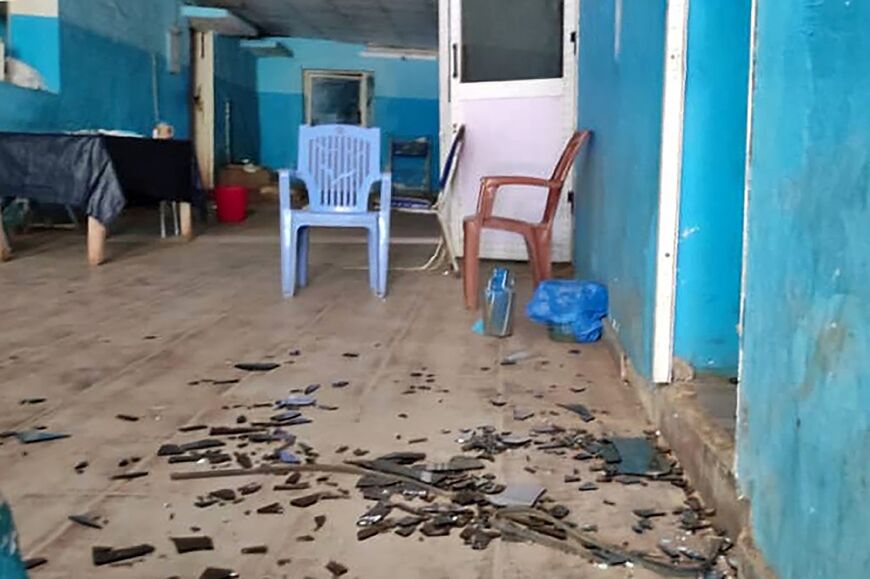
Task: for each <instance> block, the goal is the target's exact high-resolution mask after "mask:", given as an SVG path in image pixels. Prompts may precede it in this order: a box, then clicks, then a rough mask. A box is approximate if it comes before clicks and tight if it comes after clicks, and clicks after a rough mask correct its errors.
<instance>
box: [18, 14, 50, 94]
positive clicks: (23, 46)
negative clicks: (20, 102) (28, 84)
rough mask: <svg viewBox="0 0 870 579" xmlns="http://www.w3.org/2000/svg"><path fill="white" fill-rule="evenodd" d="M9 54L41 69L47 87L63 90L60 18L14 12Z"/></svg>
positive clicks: (47, 88)
mask: <svg viewBox="0 0 870 579" xmlns="http://www.w3.org/2000/svg"><path fill="white" fill-rule="evenodd" d="M8 29H9V31H10V38H9V39H8V40H9V41H10V44H9V46H8V47H7V50H8V54H7V56H11V57H13V58H17V59H18V60H20V61H22V62H24V63H26V64H27V65H29V66H31V67H33V68H34V69H36V70H37V71H39V74H40V76H41V77H42V80H43V82H44V83H45V90H48V91H50V92H58V91H59V90H60V21H59V19H58V18H51V17H47V16H24V15H20V14H12V15H10V16H9V19H8Z"/></svg>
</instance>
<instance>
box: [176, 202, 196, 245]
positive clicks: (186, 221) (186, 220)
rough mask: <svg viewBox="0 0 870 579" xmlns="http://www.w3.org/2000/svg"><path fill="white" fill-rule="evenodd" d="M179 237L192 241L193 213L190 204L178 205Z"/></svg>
mask: <svg viewBox="0 0 870 579" xmlns="http://www.w3.org/2000/svg"><path fill="white" fill-rule="evenodd" d="M179 205H180V208H179V213H180V221H181V237H183V238H184V239H185V240H186V241H190V240H191V239H193V211H192V208H191V206H190V203H179Z"/></svg>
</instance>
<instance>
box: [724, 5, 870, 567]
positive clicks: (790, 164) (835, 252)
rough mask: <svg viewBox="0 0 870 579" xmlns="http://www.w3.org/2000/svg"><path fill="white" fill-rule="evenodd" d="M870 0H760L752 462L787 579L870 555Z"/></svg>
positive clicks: (742, 457) (751, 473)
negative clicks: (799, 0) (869, 233)
mask: <svg viewBox="0 0 870 579" xmlns="http://www.w3.org/2000/svg"><path fill="white" fill-rule="evenodd" d="M867 30H870V3H867V2H857V1H851V2H846V1H838V2H805V1H804V2H759V3H758V28H757V35H758V36H757V38H758V44H757V46H758V52H757V71H756V79H757V83H756V87H755V93H754V96H753V102H754V110H753V136H752V161H751V165H750V178H751V191H750V201H749V209H748V222H749V236H748V247H747V250H748V256H747V278H746V284H747V285H746V298H745V299H746V316H745V320H744V344H743V346H744V350H745V358H744V368H743V381H742V395H741V402H740V424H739V428H738V473H739V480H740V482H741V484H742V486H743V490H744V492H745V493H746V494H747V495H748V496H749V497H750V499H751V503H752V521H753V530H754V534H755V539H756V542H757V543H758V545H759V546H760V548H761V549H762V551H763V552H764V554H765V556H766V558H767V560H768V561H769V562H770V563H771V565H772V566H773V567H774V569H775V570H776V571H777V572H778V574H779V576H780V577H782V579H832V578H837V579H862V578H865V577H867V576H868V569H870V546H868V545H870V543H868V540H867V523H868V522H870V500H868V497H870V361H868V357H867V353H868V352H870V283H868V280H870V236H868V233H867V231H868V223H870V106H868V103H870V58H868V55H870V35H868V34H867Z"/></svg>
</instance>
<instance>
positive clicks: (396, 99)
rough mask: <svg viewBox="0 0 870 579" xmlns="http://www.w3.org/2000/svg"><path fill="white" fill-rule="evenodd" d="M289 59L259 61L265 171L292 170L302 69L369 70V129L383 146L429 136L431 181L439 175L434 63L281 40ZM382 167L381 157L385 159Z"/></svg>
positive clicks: (314, 42)
mask: <svg viewBox="0 0 870 579" xmlns="http://www.w3.org/2000/svg"><path fill="white" fill-rule="evenodd" d="M281 42H283V43H284V44H286V45H287V46H288V47H289V48H290V49H292V50H293V52H294V53H295V57H294V58H261V59H259V75H258V86H259V91H260V130H261V135H262V138H261V156H262V162H263V163H264V164H265V165H267V166H270V167H273V168H277V167H295V166H296V156H297V153H296V152H297V132H298V128H299V125H300V124H302V123H303V122H304V114H303V97H302V93H303V82H302V73H303V70H304V69H333V70H359V71H370V72H373V73H374V77H375V95H374V122H373V126H377V127H380V128H381V129H382V130H383V141H384V144H385V149H384V155H386V143H387V141H388V139H389V138H390V137H391V136H393V137H397V138H407V137H419V136H424V135H425V136H428V137H429V138H430V139H431V141H432V143H433V146H434V147H435V149H434V150H433V162H432V178H433V183H437V180H438V179H437V171H438V151H437V145H438V131H439V120H438V63H437V62H435V61H428V60H399V59H393V58H367V57H362V56H360V52H362V51H363V50H364V49H365V47H364V46H361V45H357V44H345V43H339V42H331V41H326V40H309V39H301V38H285V39H282V40H281ZM384 162H385V163H386V157H385V158H384Z"/></svg>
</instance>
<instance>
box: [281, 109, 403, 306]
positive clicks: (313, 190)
mask: <svg viewBox="0 0 870 579" xmlns="http://www.w3.org/2000/svg"><path fill="white" fill-rule="evenodd" d="M293 179H297V180H300V181H302V182H303V183H305V186H306V188H307V190H308V208H307V209H301V210H300V209H296V210H294V209H293V208H292V207H291V203H290V183H291V180H293ZM278 181H279V193H280V198H281V283H282V288H283V291H284V296H285V297H292V296H294V295H295V294H296V287H297V285H299V286H301V287H305V286H306V285H307V283H308V253H309V245H310V237H309V234H310V229H311V228H312V227H356V228H362V229H365V230H366V231H367V232H368V254H369V285H370V286H371V288H372V291H373V292H374V293H375V294H377V295H378V296H380V297H385V296H386V293H387V274H388V272H389V249H390V196H391V190H392V177H391V175H390V174H389V173H381V130H380V129H377V128H373V129H368V128H362V127H355V126H349V125H320V126H317V127H311V126H308V125H303V126H301V127H299V157H298V164H297V169H296V171H291V170H289V169H284V170H281V171H279V179H278ZM378 181H380V191H381V202H380V210H379V211H369V210H368V207H369V195H370V193H371V190H372V188H373V187H374V185H375V184H376V183H377V182H378Z"/></svg>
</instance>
